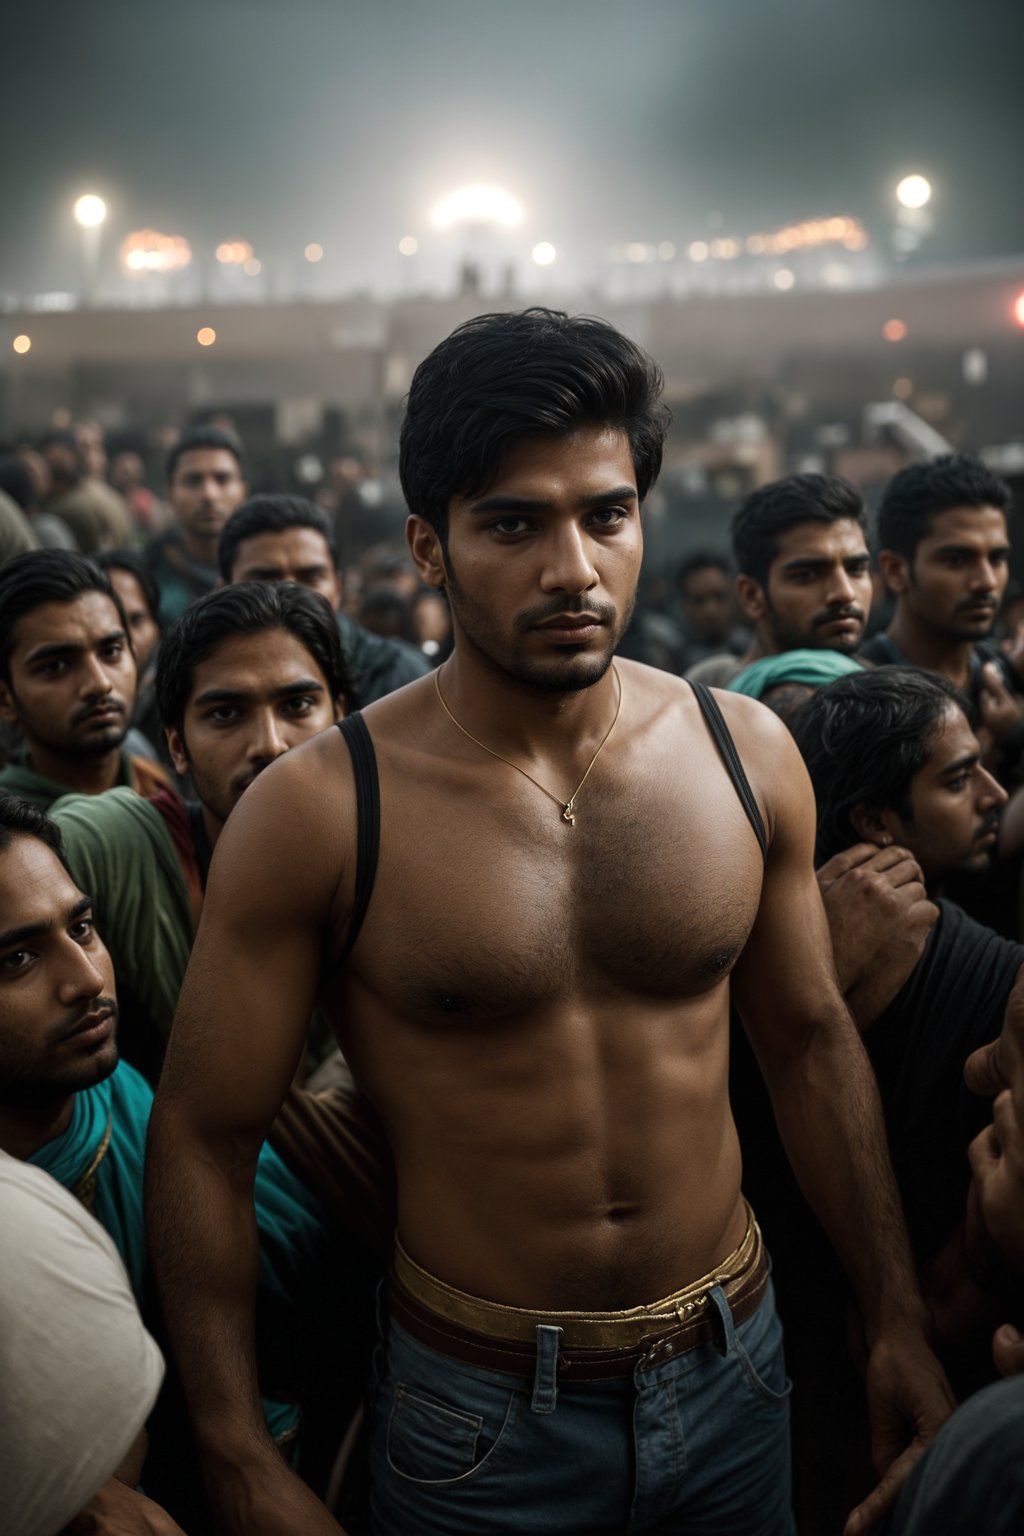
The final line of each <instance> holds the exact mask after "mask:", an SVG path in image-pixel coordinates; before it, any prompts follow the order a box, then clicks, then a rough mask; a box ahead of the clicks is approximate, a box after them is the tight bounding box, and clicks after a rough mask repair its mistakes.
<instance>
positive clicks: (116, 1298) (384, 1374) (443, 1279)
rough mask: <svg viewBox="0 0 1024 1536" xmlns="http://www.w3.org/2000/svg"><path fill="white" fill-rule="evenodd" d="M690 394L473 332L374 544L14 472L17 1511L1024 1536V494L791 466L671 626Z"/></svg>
mask: <svg viewBox="0 0 1024 1536" xmlns="http://www.w3.org/2000/svg"><path fill="white" fill-rule="evenodd" d="M660 391H661V380H660V375H659V374H658V370H657V368H656V366H655V365H654V364H653V362H652V361H651V359H650V358H648V357H647V356H646V355H645V354H644V353H643V352H641V351H640V349H639V348H637V347H636V346H635V345H634V344H633V343H632V342H630V341H628V340H627V339H626V338H625V337H623V336H622V335H620V334H619V333H618V332H616V331H615V330H614V329H612V328H611V327H610V326H607V325H605V324H603V323H602V322H599V321H592V320H581V319H571V318H569V317H567V316H564V315H561V314H559V313H556V312H551V311H546V310H530V311H526V312H524V313H522V314H501V315H485V316H481V317H478V318H477V319H475V320H472V321H470V322H468V323H467V324H466V325H464V326H461V327H460V328H459V329H458V330H457V331H455V332H454V333H453V334H452V335H451V336H450V337H449V338H447V339H446V341H444V342H443V343H441V345H440V346H439V347H437V348H436V349H435V351H434V352H433V353H431V354H430V356H429V357H428V358H426V359H425V360H424V361H423V363H422V364H421V366H420V368H419V369H418V371H417V373H416V376H415V378H414V381H413V385H412V389H411V392H410V396H409V400H408V403H407V412H406V417H405V423H404V426H403V429H402V439H401V448H400V469H401V479H402V489H403V493H404V497H405V501H406V503H407V506H408V511H409V521H408V528H407V538H408V546H407V550H405V551H404V552H403V551H401V550H398V551H395V550H391V551H388V552H387V553H386V555H385V556H384V557H381V556H380V554H379V552H378V554H377V555H376V556H374V554H373V553H371V555H370V556H369V557H368V558H367V559H366V560H364V561H363V562H362V563H361V564H360V563H359V562H358V561H356V562H353V563H352V564H346V565H343V564H342V563H341V561H340V560H339V557H338V550H339V548H348V547H349V545H350V538H349V536H348V534H346V531H345V530H344V529H342V528H341V527H340V526H339V521H338V518H339V515H340V514H339V513H338V511H337V508H335V507H332V505H331V504H330V502H329V501H328V502H326V503H325V504H324V505H317V504H314V503H313V502H311V501H308V500H306V499H304V498H302V497H299V496H295V495H292V494H281V493H277V492H276V491H275V490H273V489H272V488H271V489H268V490H262V491H260V492H258V493H257V494H251V493H250V487H249V485H248V483H247V473H246V468H245V463H244V458H243V453H242V449H241V446H240V444H239V442H238V441H237V440H236V438H235V437H234V435H233V434H232V433H231V432H229V431H227V430H226V429H224V428H222V427H218V426H198V427H192V428H189V429H186V430H185V431H183V432H182V433H181V435H180V436H179V437H178V439H177V441H176V442H175V443H174V445H173V446H172V447H171V449H170V453H169V457H168V461H167V466H166V485H165V486H162V487H161V488H160V491H159V493H156V492H154V491H153V490H151V489H149V488H148V487H147V486H146V485H145V483H144V479H143V473H142V468H143V467H142V465H141V462H140V461H139V460H138V456H137V455H134V454H127V453H125V454H121V455H119V456H118V458H117V459H115V460H114V461H113V462H112V463H111V464H109V465H107V464H106V459H105V451H104V444H103V438H102V434H101V433H99V432H98V431H97V430H96V429H95V428H94V427H93V426H92V425H91V424H89V423H82V424H81V426H80V428H79V429H78V430H77V431H76V430H70V429H69V430H68V431H62V432H54V433H51V434H50V435H49V436H48V437H47V438H46V439H44V440H43V442H42V443H41V444H40V445H39V446H38V448H37V449H36V448H33V449H29V448H28V447H23V448H20V449H19V450H18V452H17V453H11V454H9V455H6V456H3V457H0V562H2V563H0V721H2V726H3V746H4V759H5V760H4V765H3V767H2V768H0V1223H2V1227H3V1232H4V1240H3V1244H2V1245H0V1428H2V1431H3V1434H2V1439H0V1509H3V1511H4V1516H3V1518H4V1521H5V1522H6V1523H5V1525H4V1528H5V1529H7V1530H10V1531H11V1532H12V1536H58V1533H59V1532H62V1531H65V1530H67V1531H73V1532H79V1531H81V1532H97V1533H101V1536H103V1533H106V1536H132V1533H140V1536H142V1533H151V1536H173V1533H176V1532H178V1533H180V1532H182V1531H184V1532H186V1533H188V1536H207V1533H211V1536H212V1533H213V1532H219V1531H224V1532H227V1533H230V1536H236V1533H237V1536H243V1533H244V1536H285V1533H290V1536H294V1533H302V1536H306V1533H308V1536H330V1533H332V1532H333V1533H335V1536H336V1533H337V1532H338V1531H339V1530H344V1531H348V1532H351V1533H353V1536H357V1533H360V1532H363V1533H367V1532H376V1533H378V1536H414V1533H424V1536H431V1533H437V1536H476V1533H481V1536H484V1533H490V1532H494V1533H518V1532H543V1533H545V1536H563V1533H564V1536H584V1533H587V1536H598V1533H601V1532H608V1533H611V1532H627V1531H628V1532H630V1533H641V1532H643V1533H654V1532H659V1533H662V1532H664V1533H668V1532H678V1533H687V1532H691V1531H692V1532H706V1533H711V1532H714V1533H716V1536H719V1533H720V1536H731V1533H735V1536H740V1533H742V1536H757V1533H763V1536H783V1533H789V1532H794V1531H796V1530H799V1531H800V1532H801V1536H817V1533H818V1532H819V1531H820V1532H822V1533H824V1532H827V1531H831V1530H837V1529H839V1528H840V1527H841V1526H842V1524H843V1522H844V1520H845V1521H846V1530H847V1532H848V1533H849V1536H857V1533H859V1532H861V1531H866V1530H868V1529H871V1528H876V1529H879V1530H884V1531H886V1532H888V1533H890V1536H926V1533H945V1532H950V1533H964V1536H967V1533H972V1536H973V1533H980V1532H986V1533H987V1532H993V1533H995V1532H1003V1531H1005V1532H1011V1531H1017V1530H1020V1529H1021V1528H1022V1526H1024V1472H1022V1464H1021V1460H1020V1456H1019V1426H1020V1424H1021V1423H1022V1422H1024V1342H1022V1340H1021V1336H1020V1334H1019V1333H1018V1332H1017V1327H1018V1326H1022V1327H1024V1304H1022V1302H1024V1291H1022V1276H1024V943H1022V939H1024V935H1022V932H1021V913H1022V901H1021V894H1022V886H1021V869H1022V859H1024V632H1018V631H1017V630H1016V629H1013V628H1012V627H1010V628H1006V627H1003V628H1001V627H1000V626H1001V625H1002V624H1003V617H1002V615H1003V605H1004V598H1005V597H1006V593H1007V584H1008V577H1009V570H1010V554H1011V550H1010V538H1009V531H1008V530H1009V516H1010V512H1011V503H1012V497H1011V492H1010V490H1009V488H1008V487H1007V486H1006V485H1005V484H1004V483H1003V482H1002V481H1001V480H1000V479H999V478H998V477H997V476H995V475H994V474H992V473H991V472H990V471H989V470H988V469H986V468H985V466H984V465H983V464H981V463H980V462H978V461H976V460H974V459H972V458H969V457H965V456H960V455H957V456H948V457H945V458H940V459H937V460H933V461H928V462H922V463H914V464H911V465H909V466H908V467H906V468H904V469H903V470H901V471H900V472H899V473H897V474H896V475H895V476H894V477H893V479H892V480H891V481H890V483H889V484H888V486H887V487H886V488H885V491H884V494H883V495H882V497H881V502H880V505H879V506H878V509H877V515H876V517H875V519H874V521H873V524H872V527H871V529H870V531H869V527H868V519H867V514H866V511H865V506H864V502H863V499H862V497H861V495H860V494H859V492H858V491H857V489H856V488H855V487H854V486H852V485H851V484H849V483H848V482H847V481H845V480H843V479H841V478H839V477H837V476H835V475H828V474H800V475H791V476H787V477H785V478H784V479H781V480H778V481H776V482H774V483H772V484H770V485H765V486H761V487H759V488H758V489H756V490H754V491H753V492H752V493H751V494H750V495H749V496H747V498H746V499H745V500H744V501H743V503H742V505H740V507H739V508H738V510H737V511H736V514H735V517H734V518H733V522H732V530H731V531H732V550H731V559H730V558H727V557H726V556H725V555H724V554H722V553H720V552H715V553H707V554H705V553H694V554H692V555H691V556H690V557H688V558H687V560H686V561H685V563H684V564H683V566H682V567H681V569H680V571H679V573H678V588H677V595H676V597H675V598H674V599H673V600H672V601H671V602H670V603H669V604H667V605H666V607H665V608H664V609H663V610H662V611H661V612H659V613H657V614H655V615H653V619H654V623H653V625H652V624H651V623H650V622H649V621H650V620H651V619H652V615H651V613H650V612H649V611H648V612H639V613H638V612H637V611H636V610H635V608H634V604H635V597H636V589H637V583H638V580H639V576H640V568H641V559H642V551H643V539H642V527H643V522H642V507H643V501H644V498H645V496H646V494H647V492H648V491H649V489H650V487H651V486H652V485H653V483H654V481H655V479H656V477H657V474H658V470H659V468H660V464H661V456H662V449H663V444H664V439H665V432H666V429H667V424H668V418H667V413H666V411H665V409H664V407H663V406H662V404H661V402H660ZM118 487H120V489H118ZM652 636H653V639H652ZM650 660H653V661H655V662H656V663H657V665H655V666H651V665H647V664H645V663H646V662H648V661H650ZM741 1186H742V1193H741ZM769 1251H770V1253H771V1256H772V1263H773V1266H774V1267H773V1271H772V1274H771V1276H769V1263H768V1257H767V1255H768V1252H769ZM780 1318H781V1322H780ZM783 1326H784V1328H785V1334H786V1353H785V1359H784V1356H783V1349H782V1332H783ZM787 1372H788V1374H787ZM791 1380H792V1383H793V1391H792V1396H791ZM958 1402H959V1403H961V1404H962V1406H959V1407H958V1406H957V1403H958ZM872 1463H873V1471H872ZM876 1484H877V1486H876ZM794 1505H795V1514H794ZM851 1505H854V1506H856V1507H855V1508H854V1509H853V1512H852V1513H849V1509H850V1506H851ZM847 1515H848V1519H847Z"/></svg>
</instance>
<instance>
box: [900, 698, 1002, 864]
mask: <svg viewBox="0 0 1024 1536" xmlns="http://www.w3.org/2000/svg"><path fill="white" fill-rule="evenodd" d="M979 753H980V749H979V747H978V740H977V737H976V736H975V735H974V732H973V731H972V730H971V727H970V725H969V723H968V720H967V717H966V715H965V714H964V712H963V710H962V709H960V707H959V706H958V705H957V704H954V703H953V701H952V700H950V703H949V705H948V707H947V709H946V713H945V715H944V717H943V723H942V726H941V727H940V730H939V733H938V735H937V736H936V738H935V741H934V743H933V745H932V751H931V756H930V757H929V759H928V761H927V763H926V764H925V766H924V767H923V768H922V769H921V770H920V772H919V773H916V774H915V775H914V777H913V779H912V780H911V781H910V817H909V819H908V820H904V819H903V818H902V817H899V816H897V815H896V814H895V813H894V812H887V813H886V817H887V826H888V830H889V832H890V834H891V835H892V836H893V837H894V839H895V841H896V842H898V843H901V844H902V845H903V847H905V848H909V849H910V851H911V853H912V854H913V855H914V857H915V858H916V860H917V862H918V863H919V864H920V866H921V868H922V870H923V871H924V876H925V879H926V880H929V881H934V880H940V879H942V877H943V876H945V875H949V874H952V873H953V872H954V871H955V870H981V869H986V868H987V867H988V865H989V864H990V863H991V862H992V855H993V850H994V848H995V844H996V835H997V829H998V825H999V812H1000V809H1001V808H1002V806H1003V805H1004V804H1005V803H1006V798H1007V797H1006V791H1005V790H1004V789H1003V788H1002V787H1001V785H999V784H998V783H997V782H996V780H995V779H994V778H993V777H992V775H991V774H990V773H989V772H987V770H986V769H984V768H983V767H982V766H981V762H980V760H979ZM890 820H891V825H888V822H889V821H890Z"/></svg>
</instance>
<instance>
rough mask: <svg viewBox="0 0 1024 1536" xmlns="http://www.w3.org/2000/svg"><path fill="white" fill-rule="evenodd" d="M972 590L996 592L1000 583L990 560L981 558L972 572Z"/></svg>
mask: <svg viewBox="0 0 1024 1536" xmlns="http://www.w3.org/2000/svg"><path fill="white" fill-rule="evenodd" d="M971 576H972V579H971V591H972V592H994V591H995V590H996V587H997V586H998V585H999V580H998V577H997V576H996V572H995V567H994V566H993V565H992V563H991V562H990V561H989V560H985V559H982V560H979V561H978V563H977V565H976V566H974V568H973V570H972V573H971Z"/></svg>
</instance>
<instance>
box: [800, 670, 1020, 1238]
mask: <svg viewBox="0 0 1024 1536" xmlns="http://www.w3.org/2000/svg"><path fill="white" fill-rule="evenodd" d="M965 704H966V701H965V700H964V698H963V695H962V694H960V693H959V692H958V691H957V690H956V689H955V688H954V687H953V686H952V684H951V683H950V682H948V680H947V679H945V678H943V677H941V676H939V675H937V674H932V673H930V672H925V671H917V670H915V669H912V668H908V667H885V668H877V669H872V670H865V671H864V672H861V673H859V674H857V675H856V676H851V677H846V678H842V679H840V680H839V681H838V682H835V683H831V684H829V686H828V687H826V688H822V689H820V690H819V691H818V692H817V693H816V694H814V696H813V697H812V698H811V699H810V700H809V701H808V702H807V703H806V704H805V705H804V706H803V708H802V709H801V710H800V711H799V712H798V713H797V715H796V716H795V717H794V720H793V722H792V731H793V735H794V738H795V740H796V743H797V746H798V747H799V749H800V751H801V754H802V755H803V758H804V761H805V763H806V764H807V768H808V771H809V773H810V776H811V783H812V784H813V786H814V792H815V797H816V800H817V805H818V837H817V862H818V865H819V868H818V878H819V883H820V884H821V886H822V890H823V893H824V897H825V910H826V912H827V913H828V917H829V924H830V928H831V931H832V936H833V943H834V947H835V952H836V967H837V971H838V974H839V977H840V982H841V984H842V985H843V989H844V992H845V994H846V996H847V999H848V1001H849V1003H850V1006H851V1009H852V1011H853V1014H854V1017H855V1018H856V1019H857V1022H858V1024H859V1025H860V1027H861V1029H862V1031H863V1032H864V1041H865V1045H866V1046H867V1050H868V1054H869V1055H870V1056H871V1059H872V1062H873V1064H874V1067H875V1070H876V1073H877V1075H878V1078H879V1083H880V1086H881V1090H882V1101H883V1104H884V1105H885V1108H886V1115H887V1120H888V1123H889V1129H890V1137H891V1140H892V1146H893V1159H894V1165H895V1168H896V1172H897V1176H898V1178H899V1181H900V1189H901V1193H902V1194H903V1199H904V1207H905V1209H906V1211H907V1218H908V1224H909V1227H910V1231H911V1235H912V1237H913V1239H914V1245H915V1249H916V1250H917V1252H918V1254H919V1255H920V1256H921V1257H922V1258H929V1257H933V1256H934V1254H935V1253H936V1252H937V1251H938V1250H939V1248H940V1247H941V1246H942V1244H943V1243H944V1242H945V1241H946V1240H947V1239H948V1238H949V1236H950V1233H951V1232H952V1230H953V1228H954V1227H955V1226H956V1224H957V1223H958V1222H959V1221H960V1220H961V1219H962V1217H963V1211H964V1201H965V1198H966V1194H967V1182H968V1180H967V1175H968V1169H967V1161H966V1147H967V1142H968V1141H969V1140H970V1136H971V1134H973V1132H974V1131H976V1130H977V1129H978V1128H979V1125H978V1123H977V1112H976V1113H975V1114H974V1115H973V1116H972V1115H971V1114H970V1113H969V1107H970V1106H969V1104H968V1099H967V1096H966V1095H965V1094H964V1092H963V1089H962V1083H961V1077H962V1071H963V1065H964V1062H965V1061H966V1059H967V1057H968V1055H969V1054H970V1053H971V1051H973V1050H974V1049H976V1048H977V1047H979V1046H981V1045H983V1044H985V1043H987V1042H988V1041H990V1040H993V1039H994V1038H995V1037H996V1036H997V1035H998V1033H999V1030H1000V1027H1001V1024H1002V1020H1003V1014H1004V1012H1005V1009H1006V1006H1007V1002H1008V999H1009V995H1010V990H1011V988H1012V987H1013V984H1014V981H1015V979H1016V978H1017V976H1018V975H1020V974H1024V972H1022V967H1024V947H1022V946H1021V945H1019V944H1015V943H1012V942H1011V941H1010V940H1008V939H1004V938H1001V937H1000V936H999V935H998V934H996V933H993V932H992V930H991V929H989V928H986V927H983V926H982V925H981V924H980V923H977V922H975V921H974V920H973V919H972V918H971V917H968V916H967V914H966V913H965V912H963V911H961V909H960V908H959V907H958V906H956V905H955V904H954V903H952V902H950V901H947V900H943V899H942V898H941V896H940V892H941V889H942V882H943V880H944V879H946V878H948V877H949V876H950V875H952V874H954V873H956V872H958V871H962V870H965V869H966V870H972V871H975V872H981V871H983V870H986V869H988V868H990V867H991V864H992V860H993V858H994V855H995V851H996V844H997V839H998V832H999V816H1000V811H1001V810H1002V807H1003V806H1004V805H1005V803H1006V792H1005V790H1003V789H1002V788H1001V786H1000V785H999V784H998V783H997V782H996V780H995V779H994V778H993V777H992V775H991V774H990V773H989V772H988V771H987V770H986V769H985V768H984V766H983V765H982V762H981V757H980V748H979V745H978V740H977V738H976V736H975V735H974V732H973V730H972V728H971V724H970V721H969V720H968V717H967V713H966V709H965ZM921 882H923V888H922V884H921ZM929 897H930V898H931V900H930V901H929V900H928V898H929ZM932 903H934V905H932ZM925 905H927V906H928V907H929V909H930V910H929V911H927V912H925V911H924V910H923V907H924V906H925ZM975 1108H976V1111H977V1110H978V1109H980V1106H975ZM965 1127H966V1129H965Z"/></svg>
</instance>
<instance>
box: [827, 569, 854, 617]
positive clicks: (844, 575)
mask: <svg viewBox="0 0 1024 1536" xmlns="http://www.w3.org/2000/svg"><path fill="white" fill-rule="evenodd" d="M856 596H857V589H856V587H855V586H854V584H853V581H852V580H851V577H850V573H849V571H848V570H847V569H846V567H845V566H843V565H838V566H836V567H835V569H834V570H833V572H832V580H831V581H830V582H829V591H828V598H827V601H828V602H829V603H830V604H831V605H833V606H834V607H836V608H841V607H845V606H846V605H847V604H848V603H852V602H853V601H854V600H855V598H856Z"/></svg>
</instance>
